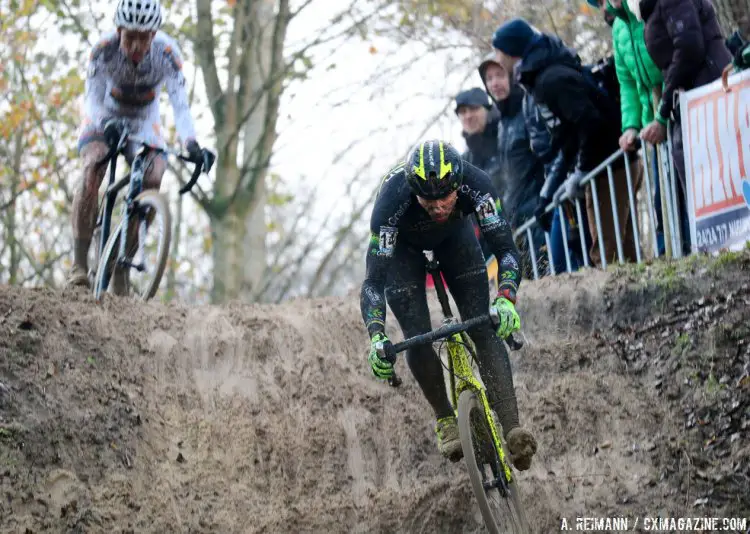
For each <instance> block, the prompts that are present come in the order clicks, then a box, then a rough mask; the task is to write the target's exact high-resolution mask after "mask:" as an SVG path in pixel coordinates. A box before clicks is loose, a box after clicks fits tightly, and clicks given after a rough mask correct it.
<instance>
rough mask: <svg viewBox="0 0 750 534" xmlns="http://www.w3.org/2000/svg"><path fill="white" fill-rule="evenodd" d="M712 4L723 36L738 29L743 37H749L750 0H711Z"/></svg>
mask: <svg viewBox="0 0 750 534" xmlns="http://www.w3.org/2000/svg"><path fill="white" fill-rule="evenodd" d="M713 4H714V9H716V15H717V17H718V18H719V24H721V27H722V30H723V31H724V37H729V36H730V35H731V34H732V33H734V31H735V30H737V29H739V30H740V33H742V35H743V36H744V37H745V39H750V0H713Z"/></svg>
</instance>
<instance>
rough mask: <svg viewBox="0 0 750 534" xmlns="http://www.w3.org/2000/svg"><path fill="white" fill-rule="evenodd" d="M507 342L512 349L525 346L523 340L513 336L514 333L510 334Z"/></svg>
mask: <svg viewBox="0 0 750 534" xmlns="http://www.w3.org/2000/svg"><path fill="white" fill-rule="evenodd" d="M505 342H506V343H507V344H508V346H509V347H510V350H520V349H522V348H523V341H519V340H517V339H516V338H514V337H513V334H511V335H509V336H508V338H507V339H506V340H505Z"/></svg>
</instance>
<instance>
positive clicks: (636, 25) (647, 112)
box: [588, 0, 664, 255]
mask: <svg viewBox="0 0 750 534" xmlns="http://www.w3.org/2000/svg"><path fill="white" fill-rule="evenodd" d="M588 3H589V4H590V5H593V6H595V7H598V8H600V9H602V8H603V11H604V13H605V18H607V19H608V18H609V17H611V16H614V22H612V23H611V26H612V42H613V45H614V56H615V70H616V72H617V81H618V82H619V84H620V110H621V113H622V135H621V136H620V148H622V149H623V150H628V151H632V150H636V139H637V138H638V134H639V132H640V131H641V129H643V128H644V127H646V126H648V125H649V124H651V122H652V121H653V120H654V104H653V103H652V102H653V101H652V94H653V92H654V90H655V89H656V90H657V94H658V93H660V92H661V88H662V84H663V83H664V78H663V77H662V74H661V70H660V69H659V67H657V66H656V64H655V63H654V61H653V60H652V59H651V56H650V55H649V53H648V50H647V49H646V41H645V40H644V38H643V28H644V23H643V21H641V20H638V18H637V17H636V16H635V14H634V13H633V12H632V11H631V10H630V8H629V7H628V5H627V1H626V0H588ZM607 22H608V23H609V20H608V21H607ZM657 101H658V100H657ZM648 149H649V148H647V147H644V150H648ZM649 153H650V155H651V158H650V163H651V165H652V166H651V170H650V172H649V178H650V179H651V180H653V182H654V184H653V188H654V208H655V210H656V218H657V246H658V250H659V254H660V255H661V254H663V253H664V234H663V231H662V228H661V225H662V214H661V202H660V201H659V198H660V187H659V179H658V176H657V175H656V173H657V172H658V164H657V162H656V150H655V149H651V150H650V152H649Z"/></svg>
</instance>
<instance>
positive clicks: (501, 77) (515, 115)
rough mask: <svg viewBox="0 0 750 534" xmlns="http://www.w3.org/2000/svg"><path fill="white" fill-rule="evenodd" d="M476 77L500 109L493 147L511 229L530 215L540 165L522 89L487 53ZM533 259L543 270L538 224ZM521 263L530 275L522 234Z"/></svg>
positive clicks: (541, 182)
mask: <svg viewBox="0 0 750 534" xmlns="http://www.w3.org/2000/svg"><path fill="white" fill-rule="evenodd" d="M478 71H479V76H480V78H481V79H482V83H484V86H485V88H486V89H487V92H488V93H489V95H490V98H491V99H492V100H493V102H494V103H495V106H496V107H497V109H498V111H499V112H500V120H499V123H498V126H497V149H498V157H499V174H500V178H501V181H502V182H503V184H505V191H504V193H503V196H502V199H503V204H502V209H503V212H504V213H505V217H506V219H508V221H509V222H510V224H511V227H512V228H513V230H515V229H516V228H518V227H519V226H521V225H523V223H524V222H526V221H527V220H528V219H531V218H532V217H533V216H534V210H535V209H536V205H537V199H538V198H539V192H540V190H541V189H542V186H543V185H544V164H543V163H542V161H541V160H540V159H539V157H537V155H535V154H534V152H533V151H532V150H531V142H530V138H529V132H528V130H527V128H526V121H525V119H524V113H523V100H524V91H523V89H522V88H521V87H520V86H519V85H518V84H517V83H515V82H514V81H512V80H511V78H510V76H509V75H508V71H506V70H505V68H504V67H503V66H502V65H500V64H499V63H498V62H497V61H495V57H494V53H490V54H489V55H488V56H487V57H486V58H485V60H484V61H483V62H482V63H481V64H480V65H479V68H478ZM532 238H533V242H534V259H535V260H536V262H537V265H538V266H539V267H540V268H539V269H538V272H539V273H540V274H542V273H544V272H545V270H546V267H545V265H546V262H547V260H546V256H545V254H544V252H543V246H544V244H545V241H544V234H543V231H542V229H541V228H540V227H538V226H535V227H534V228H533V230H532ZM517 245H518V248H519V252H520V253H521V259H522V263H523V275H524V277H527V278H531V277H532V276H533V268H532V266H531V261H532V256H531V253H530V250H529V247H528V241H527V236H526V234H524V235H523V236H522V238H521V239H520V241H519V243H517Z"/></svg>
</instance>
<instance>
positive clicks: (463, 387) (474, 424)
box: [379, 252, 530, 534]
mask: <svg viewBox="0 0 750 534" xmlns="http://www.w3.org/2000/svg"><path fill="white" fill-rule="evenodd" d="M425 256H426V260H427V271H428V272H429V273H430V274H431V275H432V279H433V280H434V286H435V291H436V293H437V296H438V300H439V301H440V307H441V308H442V312H443V316H444V319H443V324H442V326H441V327H440V328H438V329H436V330H433V331H432V332H428V333H426V334H422V335H418V336H414V337H411V338H408V339H405V340H404V341H402V342H400V343H396V344H395V345H394V349H395V350H394V352H395V353H399V352H402V351H405V350H406V349H408V348H411V347H414V346H417V345H422V344H426V343H433V342H436V341H440V340H445V341H446V343H445V344H446V345H447V350H448V358H447V360H448V374H449V380H450V398H451V403H452V405H453V408H454V410H456V409H457V411H458V428H459V433H460V436H461V448H462V450H463V458H464V460H465V462H466V466H467V468H468V472H469V479H470V480H471V486H472V489H473V491H474V495H475V497H476V499H477V502H478V504H479V509H480V510H481V512H482V518H483V519H484V523H485V525H486V527H487V530H488V531H489V532H490V534H500V533H507V534H527V533H529V532H530V528H529V524H528V521H527V519H526V514H525V512H524V509H523V507H522V504H521V498H520V495H519V493H518V480H517V478H516V476H515V475H514V471H513V469H512V467H511V463H510V461H509V458H510V457H509V454H508V452H507V451H508V449H507V444H506V442H505V437H504V435H503V432H502V427H501V425H500V423H499V422H496V420H495V417H494V415H493V412H492V409H491V408H490V405H489V402H488V400H487V393H486V390H485V388H484V386H483V384H482V383H481V381H480V380H479V379H478V378H477V375H476V374H475V372H474V369H473V366H472V361H475V360H476V350H475V347H474V343H473V342H472V341H471V338H470V337H469V336H468V334H467V332H466V330H469V329H471V328H473V327H475V326H479V325H481V324H484V323H486V322H492V323H494V324H497V323H498V318H497V317H493V316H491V315H490V314H487V315H483V316H480V317H474V318H471V319H468V320H466V321H464V322H460V323H459V322H458V320H457V318H456V317H454V316H453V313H452V311H451V307H450V302H449V301H448V294H447V292H446V287H445V283H444V282H443V277H442V276H441V271H440V265H439V263H438V261H437V260H436V259H435V258H434V257H433V256H432V254H431V253H429V252H427V253H425ZM505 341H506V343H507V344H508V346H509V347H510V348H511V349H513V350H518V349H520V348H521V347H522V346H523V344H522V343H521V342H520V341H517V340H516V339H515V338H513V336H510V337H508V338H507V339H506V340H505ZM379 350H380V351H381V352H380V354H381V356H382V357H386V356H387V355H386V354H385V350H384V349H383V347H382V344H381V346H380V347H379ZM503 350H505V347H503ZM392 359H394V360H395V357H392ZM391 363H395V361H392V362H391ZM389 383H390V384H391V385H392V386H394V387H398V386H399V385H400V384H401V379H400V378H399V377H398V376H397V375H396V374H394V375H393V377H392V378H391V379H390V380H389Z"/></svg>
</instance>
